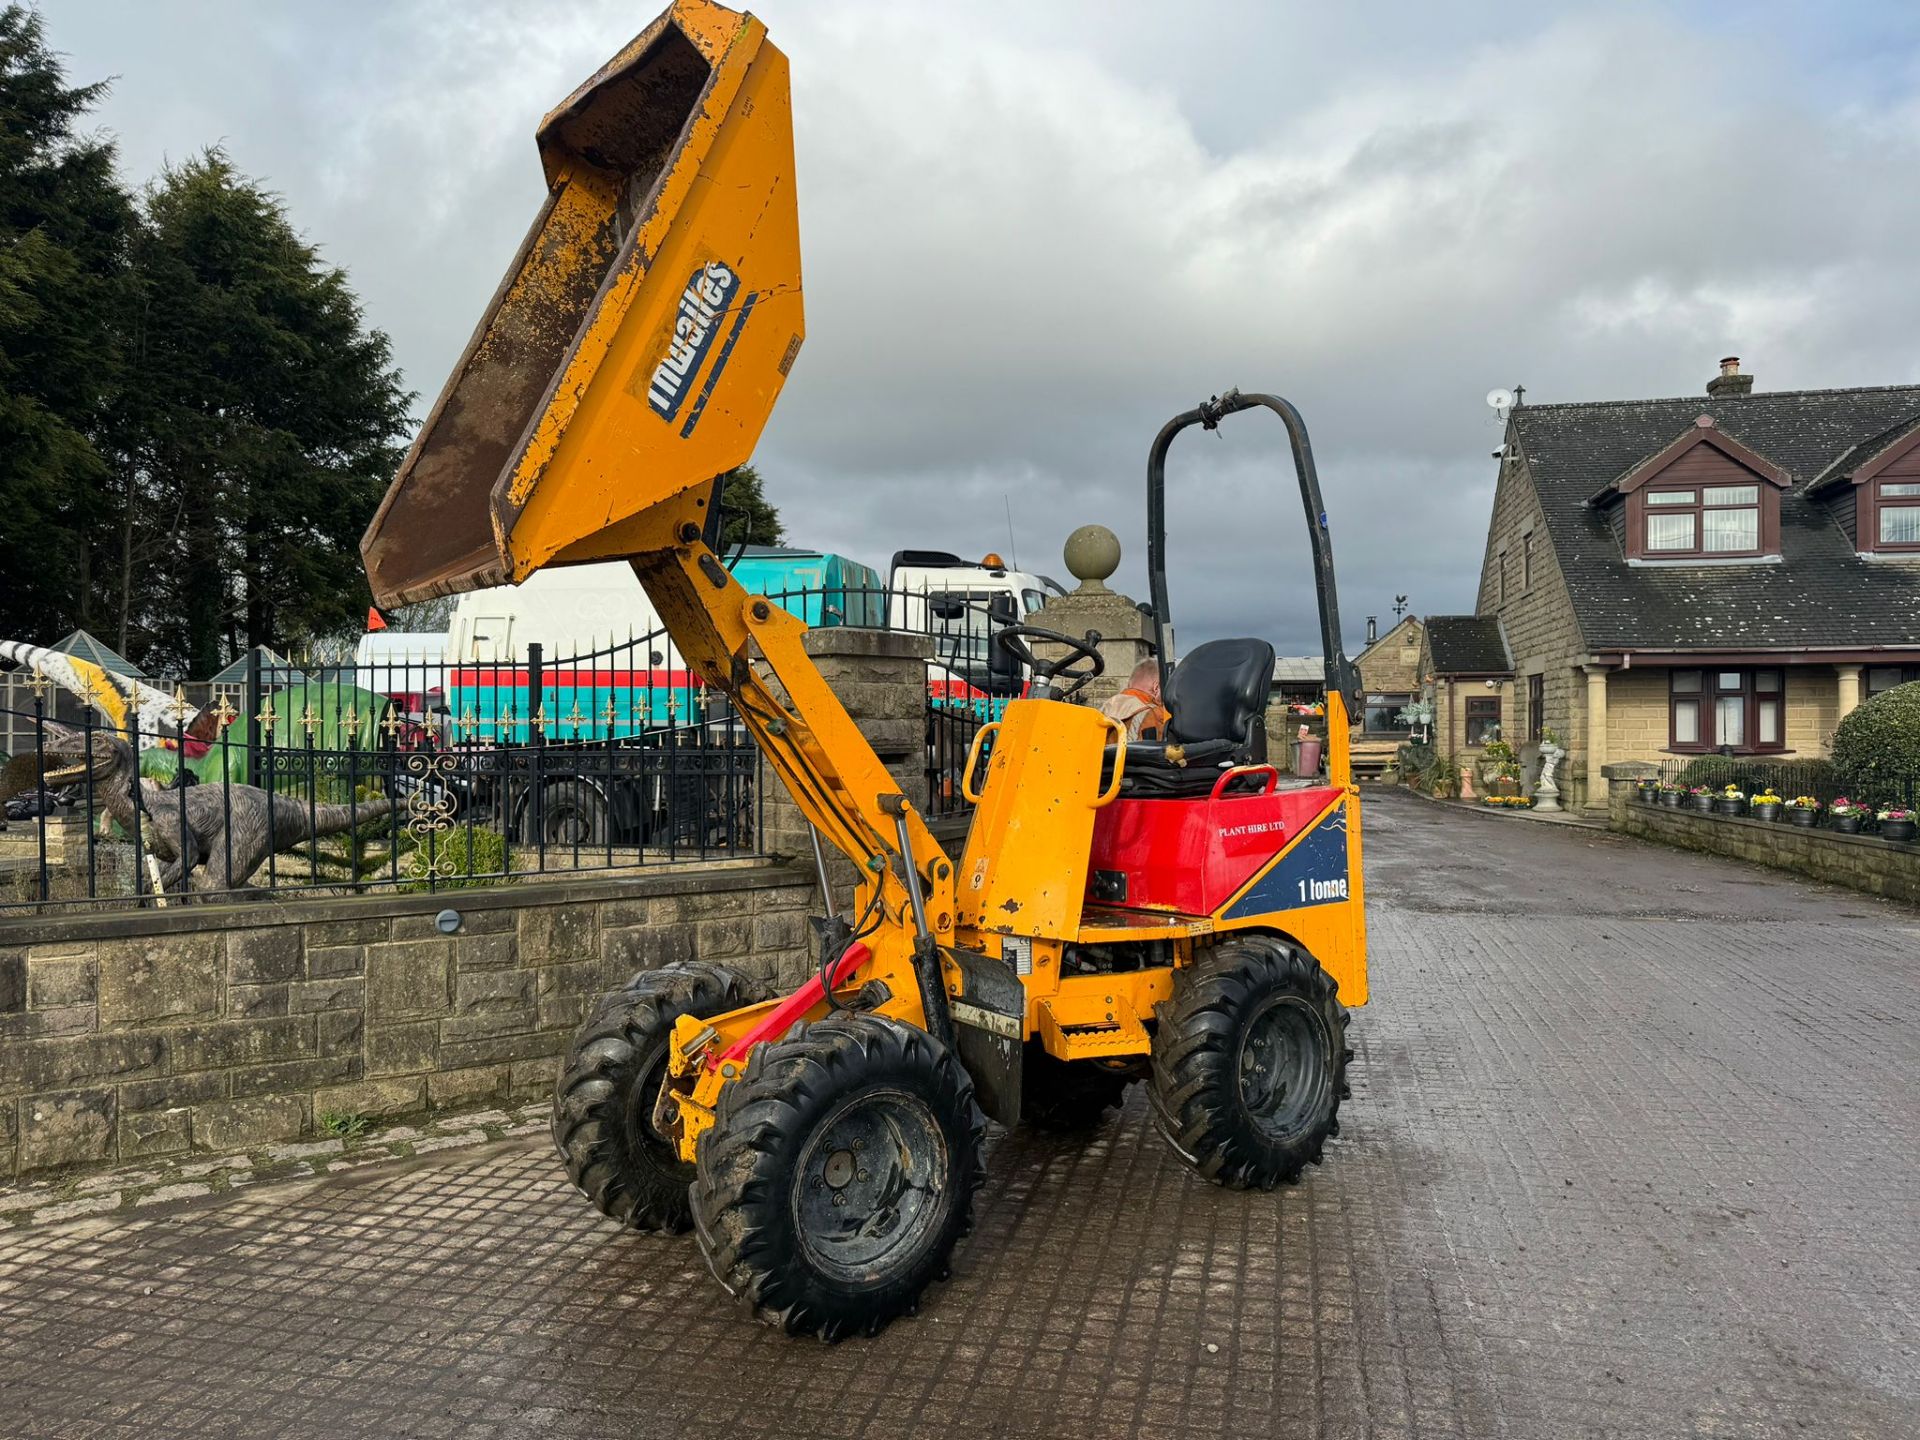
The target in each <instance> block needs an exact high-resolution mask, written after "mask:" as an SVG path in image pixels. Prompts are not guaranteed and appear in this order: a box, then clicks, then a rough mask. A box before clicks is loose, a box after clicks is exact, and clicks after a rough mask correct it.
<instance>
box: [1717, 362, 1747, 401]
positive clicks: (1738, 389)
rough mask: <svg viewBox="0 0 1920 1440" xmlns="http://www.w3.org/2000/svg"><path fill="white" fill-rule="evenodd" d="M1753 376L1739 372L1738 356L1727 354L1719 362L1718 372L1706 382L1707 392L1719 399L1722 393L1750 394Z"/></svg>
mask: <svg viewBox="0 0 1920 1440" xmlns="http://www.w3.org/2000/svg"><path fill="white" fill-rule="evenodd" d="M1752 393H1753V376H1751V375H1742V374H1741V373H1740V357H1739V356H1738V355H1729V356H1727V357H1726V359H1724V360H1722V361H1721V362H1720V373H1719V374H1718V375H1716V376H1714V377H1713V379H1711V380H1709V381H1708V382H1707V394H1709V395H1711V396H1713V397H1714V399H1716V400H1717V399H1719V398H1720V397H1721V396H1722V395H1751V394H1752Z"/></svg>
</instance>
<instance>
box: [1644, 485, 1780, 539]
mask: <svg viewBox="0 0 1920 1440" xmlns="http://www.w3.org/2000/svg"><path fill="white" fill-rule="evenodd" d="M1646 553H1647V554H1648V555H1652V556H1678V555H1758V554H1759V553H1760V487H1759V486H1758V485H1703V486H1700V487H1699V488H1697V489H1686V490H1680V489H1668V488H1666V487H1664V486H1661V487H1654V486H1648V487H1647V490H1646Z"/></svg>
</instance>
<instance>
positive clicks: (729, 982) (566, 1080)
mask: <svg viewBox="0 0 1920 1440" xmlns="http://www.w3.org/2000/svg"><path fill="white" fill-rule="evenodd" d="M755 989H756V987H755V986H754V985H753V984H752V982H751V981H749V980H747V979H746V978H745V977H743V976H741V975H738V974H736V973H734V972H733V971H731V970H728V969H725V968H723V967H722V966H719V965H706V964H702V963H700V962H698V961H691V960H689V961H679V962H676V963H673V964H670V965H665V966H662V967H661V968H660V969H658V970H648V971H644V972H642V973H641V974H639V975H636V976H634V977H633V979H632V980H630V981H628V982H627V984H626V985H625V986H624V987H622V988H621V989H619V990H615V991H614V992H613V993H612V994H610V995H607V996H606V997H604V998H603V999H602V1000H601V1001H600V1003H599V1004H598V1005H597V1006H595V1007H594V1010H593V1013H592V1014H590V1015H589V1016H588V1017H587V1019H586V1022H585V1023H584V1024H582V1025H581V1027H580V1029H579V1031H578V1032H577V1033H576V1034H575V1035H574V1037H573V1044H572V1046H571V1047H570V1048H569V1049H568V1051H567V1057H566V1061H565V1063H564V1064H562V1066H561V1067H560V1078H559V1081H558V1083H557V1084H556V1085H555V1087H554V1095H553V1143H554V1145H555V1146H556V1147H557V1148H558V1150H559V1151H560V1159H561V1160H562V1162H564V1163H565V1165H566V1167H567V1176H568V1178H569V1179H571V1180H572V1181H573V1183H574V1184H575V1185H576V1186H578V1187H579V1189H580V1193H581V1194H583V1195H585V1196H586V1197H587V1199H589V1200H591V1201H592V1202H593V1204H594V1208H595V1209H597V1210H599V1212H600V1213H601V1214H602V1215H605V1216H607V1217H608V1218H609V1219H611V1220H617V1221H619V1222H620V1223H621V1224H622V1225H625V1226H627V1227H628V1228H629V1229H633V1230H665V1231H668V1232H669V1233H673V1234H678V1233H680V1232H681V1231H684V1230H685V1229H686V1228H687V1227H688V1226H690V1225H691V1224H692V1223H693V1211H692V1208H691V1206H690V1204H689V1202H688V1200H687V1186H688V1184H689V1183H690V1182H691V1181H692V1179H693V1166H691V1165H686V1164H683V1163H681V1160H680V1156H679V1151H678V1149H677V1148H676V1146H675V1145H674V1143H673V1141H672V1140H671V1139H669V1138H668V1137H667V1136H665V1135H662V1134H661V1133H660V1132H659V1131H658V1130H656V1129H655V1128H654V1124H653V1108H654V1101H655V1099H656V1098H657V1097H658V1096H659V1093H660V1084H661V1082H662V1080H664V1079H665V1077H666V1073H667V1040H668V1038H669V1036H670V1035H671V1034H672V1031H673V1022H674V1021H675V1020H678V1019H679V1018H680V1017H681V1016H682V1015H697V1016H701V1017H705V1016H710V1015H721V1014H725V1013H726V1012H727V1011H729V1010H736V1009H738V1008H739V1007H740V1006H742V1005H745V1004H748V1003H749V1002H750V1001H751V1000H752V999H753V998H754V991H755Z"/></svg>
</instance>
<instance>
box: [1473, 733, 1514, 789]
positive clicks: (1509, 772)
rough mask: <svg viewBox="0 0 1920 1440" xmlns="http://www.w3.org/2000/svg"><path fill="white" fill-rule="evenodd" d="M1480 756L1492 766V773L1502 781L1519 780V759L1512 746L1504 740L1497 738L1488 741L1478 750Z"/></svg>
mask: <svg viewBox="0 0 1920 1440" xmlns="http://www.w3.org/2000/svg"><path fill="white" fill-rule="evenodd" d="M1480 754H1481V755H1482V757H1484V758H1485V759H1486V760H1487V762H1488V763H1489V764H1491V765H1492V766H1493V768H1494V773H1495V774H1497V775H1498V776H1499V777H1500V778H1501V779H1502V780H1518V779H1519V778H1520V757H1519V755H1518V754H1516V753H1515V751H1514V748H1513V746H1511V745H1509V744H1508V743H1507V742H1506V741H1505V740H1501V739H1498V738H1496V739H1493V740H1489V741H1488V742H1487V743H1486V744H1485V745H1483V746H1482V747H1481V748H1480Z"/></svg>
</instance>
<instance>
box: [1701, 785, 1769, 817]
mask: <svg viewBox="0 0 1920 1440" xmlns="http://www.w3.org/2000/svg"><path fill="white" fill-rule="evenodd" d="M1711 793H1712V795H1713V813H1714V814H1716V815H1738V814H1739V813H1740V807H1741V806H1742V805H1744V804H1745V803H1746V800H1747V792H1746V791H1744V790H1742V789H1741V788H1740V787H1739V786H1738V785H1729V786H1727V788H1726V789H1724V790H1715V791H1713V792H1711ZM1778 798H1779V797H1777V796H1776V797H1775V800H1776V802H1777V801H1778Z"/></svg>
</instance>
